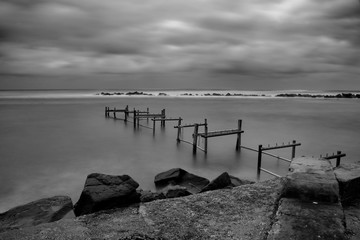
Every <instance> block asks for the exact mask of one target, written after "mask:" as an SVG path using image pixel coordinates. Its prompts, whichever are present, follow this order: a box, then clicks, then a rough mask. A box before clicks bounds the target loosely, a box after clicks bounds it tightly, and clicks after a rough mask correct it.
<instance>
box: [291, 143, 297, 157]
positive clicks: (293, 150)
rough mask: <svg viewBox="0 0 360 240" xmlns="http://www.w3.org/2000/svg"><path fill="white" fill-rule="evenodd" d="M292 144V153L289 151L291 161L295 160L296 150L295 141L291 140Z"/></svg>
mask: <svg viewBox="0 0 360 240" xmlns="http://www.w3.org/2000/svg"><path fill="white" fill-rule="evenodd" d="M292 143H293V144H294V146H292V151H291V159H294V158H295V149H296V146H295V144H296V141H295V140H293V141H292Z"/></svg>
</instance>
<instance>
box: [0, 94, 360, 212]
mask: <svg viewBox="0 0 360 240" xmlns="http://www.w3.org/2000/svg"><path fill="white" fill-rule="evenodd" d="M58 93H59V92H58ZM94 93H95V92H93V93H89V92H87V93H86V94H84V93H83V94H82V95H81V94H80V95H81V96H80V95H79V94H78V93H76V92H67V91H63V92H61V94H62V95H61V97H59V95H56V94H55V95H54V93H53V92H46V91H44V92H41V94H40V93H36V94H35V95H34V92H22V93H11V92H2V93H1V97H0V134H1V138H0V181H1V183H2V184H1V185H0V212H3V211H6V210H8V209H9V208H11V207H14V206H17V205H19V204H23V203H27V202H29V201H33V200H36V199H39V198H43V197H50V196H54V195H69V196H70V197H71V198H72V199H73V202H74V203H75V202H76V201H77V200H78V198H79V196H80V193H81V190H82V188H83V185H84V182H85V179H86V176H87V175H88V174H90V173H93V172H99V173H105V174H114V175H121V174H128V175H130V176H131V177H133V178H134V179H135V180H136V181H137V182H138V183H139V184H140V188H142V189H150V190H154V189H155V186H154V183H153V180H154V176H155V175H156V174H157V173H159V172H162V171H166V170H168V169H170V168H175V167H180V168H184V169H185V170H187V171H189V172H191V173H194V174H198V175H201V176H204V177H207V178H209V179H213V178H215V177H216V176H218V175H220V174H221V173H222V172H224V171H227V172H229V173H230V174H232V175H234V176H236V177H239V178H245V179H252V180H256V164H257V153H255V152H252V151H248V150H245V149H242V150H241V152H236V151H235V143H236V136H235V135H232V136H223V137H217V138H210V139H209V143H208V146H209V150H208V154H207V155H205V154H204V153H203V152H201V151H198V153H197V154H196V155H193V154H192V146H191V145H189V144H186V143H183V142H182V143H180V144H177V142H176V133H177V130H176V129H174V127H173V126H174V125H176V123H175V122H168V123H167V124H166V127H165V128H164V129H161V128H160V124H159V123H157V125H156V131H155V135H153V131H152V129H150V128H151V127H152V122H151V121H150V122H149V123H147V122H146V120H144V121H142V123H141V124H142V125H143V126H142V127H140V128H139V129H134V127H133V124H132V123H131V122H129V123H127V124H126V123H124V121H122V120H114V119H111V118H105V117H104V108H105V106H109V107H116V108H123V107H125V106H126V105H129V107H130V109H132V108H134V107H135V108H136V109H140V110H145V109H146V108H147V107H149V108H150V112H155V113H158V112H160V111H161V109H163V108H165V109H166V115H167V116H168V117H182V118H183V119H184V121H183V122H184V123H195V122H202V121H203V120H204V119H205V118H206V119H207V121H208V123H209V131H213V130H221V129H231V128H236V127H237V120H238V119H242V120H243V130H244V131H245V133H244V134H243V135H242V144H243V145H244V146H247V147H252V148H257V147H258V145H259V144H263V145H268V144H270V145H275V144H276V143H278V144H282V143H283V142H285V143H287V142H289V141H292V140H296V141H298V142H300V143H301V144H302V145H301V146H300V147H298V148H297V150H296V156H302V155H306V156H319V155H320V154H326V153H333V152H336V151H337V150H340V151H342V152H344V153H346V154H347V157H345V158H344V159H343V160H342V161H343V162H357V161H360V151H359V146H360V132H359V129H360V101H359V100H357V99H306V98H216V97H215V98H214V97H208V98H186V97H182V98H179V97H139V96H136V97H108V96H95V95H94ZM21 96H22V97H21ZM79 96H80V97H79ZM119 116H122V115H120V114H119ZM191 135H192V129H186V130H185V131H184V132H183V135H182V137H183V139H185V140H188V141H191ZM200 144H203V142H200ZM272 153H274V154H275V155H279V156H282V157H287V158H290V156H291V150H290V149H283V150H278V151H273V152H272ZM333 161H334V160H333ZM263 167H264V168H266V169H269V170H271V171H273V172H275V173H277V174H280V175H285V174H286V172H287V167H288V163H286V162H283V161H280V160H278V159H276V158H272V157H264V158H263ZM269 178H272V176H270V175H268V174H266V173H262V174H261V179H260V180H265V179H269Z"/></svg>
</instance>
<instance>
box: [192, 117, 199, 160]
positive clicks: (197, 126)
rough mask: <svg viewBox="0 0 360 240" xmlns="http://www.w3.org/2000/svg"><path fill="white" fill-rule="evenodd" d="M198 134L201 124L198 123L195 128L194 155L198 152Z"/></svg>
mask: <svg viewBox="0 0 360 240" xmlns="http://www.w3.org/2000/svg"><path fill="white" fill-rule="evenodd" d="M198 132H199V124H197V123H196V124H195V126H194V135H193V154H196V150H197V138H198Z"/></svg>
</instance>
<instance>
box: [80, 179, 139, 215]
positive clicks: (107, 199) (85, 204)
mask: <svg viewBox="0 0 360 240" xmlns="http://www.w3.org/2000/svg"><path fill="white" fill-rule="evenodd" d="M138 186H139V184H138V183H137V182H135V181H134V180H133V179H132V178H131V177H130V176H128V175H122V176H112V175H105V174H100V173H92V174H90V175H89V176H88V177H87V179H86V182H85V186H84V189H83V191H82V193H81V196H80V199H79V201H78V202H77V203H76V204H75V207H74V208H75V209H74V212H75V215H76V216H80V215H84V214H89V213H93V212H97V211H100V210H105V209H111V208H117V207H125V206H129V205H130V204H133V203H138V202H139V201H140V196H139V194H138V193H137V192H136V188H137V187H138Z"/></svg>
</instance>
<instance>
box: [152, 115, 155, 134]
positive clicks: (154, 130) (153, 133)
mask: <svg viewBox="0 0 360 240" xmlns="http://www.w3.org/2000/svg"><path fill="white" fill-rule="evenodd" d="M152 120H153V135H155V122H156V121H155V118H153V119H152Z"/></svg>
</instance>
